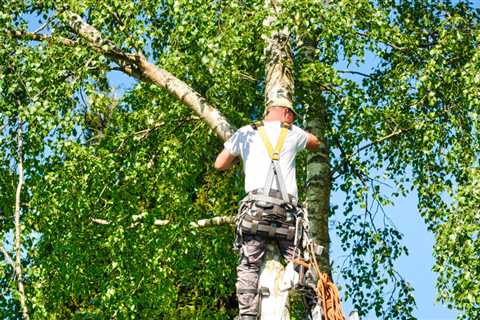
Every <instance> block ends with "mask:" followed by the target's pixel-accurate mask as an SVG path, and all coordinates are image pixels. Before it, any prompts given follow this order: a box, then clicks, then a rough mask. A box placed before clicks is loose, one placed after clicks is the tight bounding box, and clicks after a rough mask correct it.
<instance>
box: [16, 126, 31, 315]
mask: <svg viewBox="0 0 480 320" xmlns="http://www.w3.org/2000/svg"><path fill="white" fill-rule="evenodd" d="M22 126H23V122H22V121H19V122H18V129H17V130H18V131H17V141H18V152H17V154H18V165H17V171H18V184H17V191H16V194H15V244H14V250H15V263H14V266H15V267H14V269H15V275H16V277H17V286H18V293H19V295H20V305H21V307H22V315H23V319H30V317H29V315H28V308H27V302H26V297H25V288H24V284H23V276H22V264H21V259H22V247H21V237H22V225H21V222H20V204H21V202H20V200H21V194H22V188H23V181H24V178H23V130H22Z"/></svg>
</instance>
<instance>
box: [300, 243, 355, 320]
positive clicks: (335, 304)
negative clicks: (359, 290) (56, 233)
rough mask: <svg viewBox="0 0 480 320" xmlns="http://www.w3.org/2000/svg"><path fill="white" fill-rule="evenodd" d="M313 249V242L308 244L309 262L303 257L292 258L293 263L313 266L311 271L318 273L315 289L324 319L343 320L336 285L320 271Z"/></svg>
mask: <svg viewBox="0 0 480 320" xmlns="http://www.w3.org/2000/svg"><path fill="white" fill-rule="evenodd" d="M313 249H314V248H313V244H309V245H308V250H309V251H310V252H311V255H310V256H311V257H312V261H311V262H310V263H308V262H306V261H305V260H303V259H295V260H293V263H295V264H299V265H302V266H304V267H306V268H313V271H314V272H315V273H316V274H317V275H318V281H317V287H316V291H317V297H318V302H319V303H320V304H321V306H322V307H323V315H324V318H325V320H345V316H344V315H343V311H342V305H341V302H340V294H339V292H338V289H337V286H335V283H333V281H332V279H331V278H330V276H329V275H328V274H327V273H325V272H321V271H320V267H319V266H318V262H317V259H316V257H315V254H314V250H313Z"/></svg>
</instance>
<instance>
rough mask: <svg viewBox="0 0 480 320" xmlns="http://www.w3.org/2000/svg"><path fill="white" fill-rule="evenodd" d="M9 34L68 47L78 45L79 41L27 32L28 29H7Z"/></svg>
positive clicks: (14, 36)
mask: <svg viewBox="0 0 480 320" xmlns="http://www.w3.org/2000/svg"><path fill="white" fill-rule="evenodd" d="M7 35H8V36H10V37H12V38H17V39H26V40H33V41H46V42H48V43H60V44H63V45H65V46H68V47H74V46H76V45H78V42H77V41H74V40H71V39H67V38H62V37H52V36H47V35H44V34H38V33H33V32H27V31H19V30H16V31H7Z"/></svg>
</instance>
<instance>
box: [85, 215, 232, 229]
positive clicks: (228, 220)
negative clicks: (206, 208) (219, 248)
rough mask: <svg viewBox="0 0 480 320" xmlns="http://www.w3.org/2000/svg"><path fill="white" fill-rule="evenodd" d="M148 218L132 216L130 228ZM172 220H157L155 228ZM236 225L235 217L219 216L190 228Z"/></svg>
mask: <svg viewBox="0 0 480 320" xmlns="http://www.w3.org/2000/svg"><path fill="white" fill-rule="evenodd" d="M145 216H146V214H139V215H134V216H132V219H133V220H134V221H135V222H133V223H132V224H130V226H129V228H133V227H136V226H137V225H139V224H140V222H139V221H138V220H140V219H143V218H144V217H145ZM91 221H92V222H94V223H96V224H100V225H109V224H111V221H108V220H105V219H97V218H92V219H91ZM170 222H171V221H170V220H161V219H155V221H154V222H153V225H155V226H164V225H167V224H170ZM234 223H235V217H234V216H217V217H213V218H210V219H201V220H198V221H196V222H190V227H192V228H206V227H214V226H223V225H228V224H234Z"/></svg>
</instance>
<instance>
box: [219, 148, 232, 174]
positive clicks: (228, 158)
mask: <svg viewBox="0 0 480 320" xmlns="http://www.w3.org/2000/svg"><path fill="white" fill-rule="evenodd" d="M236 159H237V157H236V156H234V155H232V154H231V153H230V152H228V151H227V150H226V149H223V150H222V152H220V153H219V154H218V156H217V160H215V165H214V167H215V169H217V170H221V171H225V170H228V169H230V168H231V167H232V166H233V165H234V164H235V163H236V162H237V161H235V160H236Z"/></svg>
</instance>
